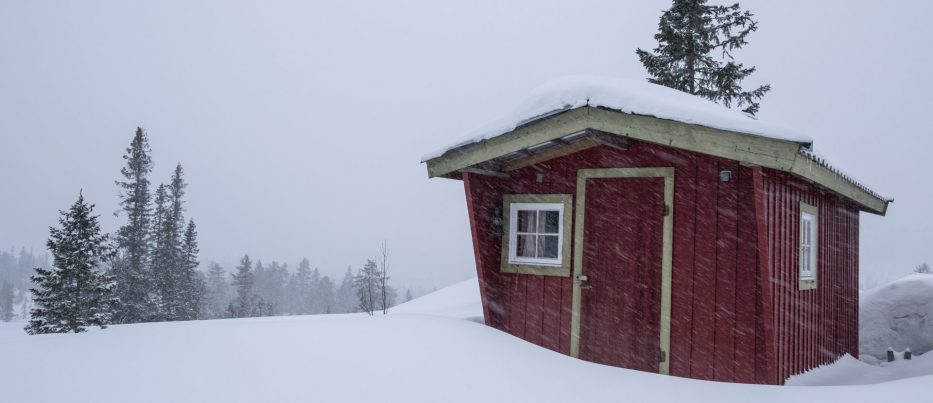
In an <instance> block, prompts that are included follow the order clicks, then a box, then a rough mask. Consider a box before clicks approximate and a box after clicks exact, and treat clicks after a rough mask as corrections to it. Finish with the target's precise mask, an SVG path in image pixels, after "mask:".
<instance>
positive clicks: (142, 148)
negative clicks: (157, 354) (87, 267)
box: [113, 127, 156, 323]
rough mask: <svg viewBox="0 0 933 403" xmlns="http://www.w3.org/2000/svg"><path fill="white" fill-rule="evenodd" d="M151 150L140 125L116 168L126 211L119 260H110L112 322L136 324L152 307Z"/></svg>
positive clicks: (148, 315)
mask: <svg viewBox="0 0 933 403" xmlns="http://www.w3.org/2000/svg"><path fill="white" fill-rule="evenodd" d="M151 153H152V151H151V150H150V148H149V139H148V137H147V136H146V132H145V131H143V129H142V128H140V127H137V128H136V134H135V135H134V136H133V140H132V141H131V142H130V146H129V147H127V149H126V154H125V155H124V156H123V159H124V160H125V161H126V166H125V167H123V168H122V169H121V170H120V173H121V174H122V175H123V177H124V180H122V181H116V184H117V186H119V187H120V190H121V192H120V199H121V200H120V206H121V207H122V208H123V212H124V213H125V214H126V224H125V225H124V226H123V227H121V228H120V229H119V230H118V231H117V236H116V244H117V248H118V249H117V250H118V252H119V257H120V258H119V259H118V260H117V261H116V262H115V263H114V266H113V276H114V280H115V281H116V287H115V289H114V291H115V293H116V296H117V298H118V299H119V300H120V303H119V304H118V307H117V312H116V316H115V318H114V321H115V322H117V323H136V322H142V321H146V320H150V319H151V318H152V317H153V314H154V312H153V311H154V310H155V309H156V307H155V305H154V303H153V300H152V293H151V290H152V287H151V280H152V276H151V275H150V273H149V267H148V263H149V262H148V259H149V257H150V249H151V243H150V241H151V240H150V237H149V227H150V225H151V219H152V196H151V195H150V193H149V173H150V172H152V158H151V157H150V154H151Z"/></svg>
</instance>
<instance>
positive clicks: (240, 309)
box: [227, 255, 257, 318]
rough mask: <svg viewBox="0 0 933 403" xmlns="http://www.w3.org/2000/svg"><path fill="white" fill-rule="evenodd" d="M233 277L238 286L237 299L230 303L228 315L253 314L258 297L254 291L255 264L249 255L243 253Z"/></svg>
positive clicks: (241, 316)
mask: <svg viewBox="0 0 933 403" xmlns="http://www.w3.org/2000/svg"><path fill="white" fill-rule="evenodd" d="M232 277H233V286H234V287H235V288H236V299H234V300H233V302H231V303H230V305H228V307H227V313H228V315H229V316H230V317H233V318H245V317H248V316H253V315H254V313H255V310H256V306H257V298H256V295H255V294H254V293H253V264H252V262H251V261H250V260H249V255H243V258H242V259H240V265H239V266H237V268H236V273H233V274H232Z"/></svg>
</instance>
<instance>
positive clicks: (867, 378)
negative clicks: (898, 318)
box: [785, 354, 933, 386]
mask: <svg viewBox="0 0 933 403" xmlns="http://www.w3.org/2000/svg"><path fill="white" fill-rule="evenodd" d="M869 357H872V356H869ZM872 358H873V357H872ZM868 360H871V361H872V362H875V363H877V364H869V363H867V362H864V361H860V360H857V359H855V358H854V357H852V356H851V355H848V354H846V355H844V356H842V357H840V358H839V359H838V360H836V362H834V363H832V364H829V365H823V366H820V367H817V368H814V369H811V370H809V371H807V372H805V373H803V374H800V375H795V376H792V377H790V378H789V379H788V380H787V382H786V383H785V384H786V385H788V386H827V385H867V384H875V383H881V382H890V381H894V380H898V379H905V378H914V377H918V376H928V375H933V354H926V355H922V356H914V359H912V360H904V359H903V354H898V359H897V361H894V362H886V361H877V359H875V360H872V359H871V358H869V359H868Z"/></svg>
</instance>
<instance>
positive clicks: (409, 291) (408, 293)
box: [405, 288, 415, 302]
mask: <svg viewBox="0 0 933 403" xmlns="http://www.w3.org/2000/svg"><path fill="white" fill-rule="evenodd" d="M413 299H415V298H414V297H412V296H411V288H409V289H407V290H405V302H408V301H411V300H413Z"/></svg>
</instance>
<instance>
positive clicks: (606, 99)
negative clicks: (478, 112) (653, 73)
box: [422, 76, 813, 161]
mask: <svg viewBox="0 0 933 403" xmlns="http://www.w3.org/2000/svg"><path fill="white" fill-rule="evenodd" d="M583 106H593V107H603V108H608V109H613V110H617V111H621V112H625V113H630V114H636V115H646V116H654V117H657V118H661V119H670V120H676V121H678V122H683V123H689V124H696V125H700V126H706V127H711V128H715V129H722V130H731V131H736V132H741V133H748V134H754V135H758V136H762V137H769V138H774V139H780V140H787V141H793V142H798V143H812V142H813V140H812V139H810V138H809V137H807V136H805V135H803V134H800V133H798V132H796V131H794V130H791V129H788V128H786V127H783V126H780V125H776V124H772V123H767V122H764V121H761V120H758V119H755V118H753V117H751V116H749V115H747V114H745V113H742V112H739V111H735V110H732V109H729V108H726V107H724V106H722V105H719V104H717V103H715V102H712V101H709V100H706V99H703V98H700V97H697V96H693V95H690V94H687V93H684V92H680V91H677V90H674V89H671V88H667V87H664V86H661V85H656V84H651V83H649V82H647V81H643V80H626V79H621V78H614V77H599V76H566V77H561V78H556V79H553V80H551V81H548V82H546V83H545V84H544V85H542V86H540V87H538V88H536V89H535V90H533V91H532V92H531V94H530V95H529V96H528V98H527V99H526V100H525V101H524V102H522V103H521V104H519V106H518V107H516V108H515V109H514V110H513V111H512V112H511V113H509V114H508V115H506V116H504V117H502V118H501V119H499V120H496V121H494V122H492V123H490V124H487V125H485V126H482V127H479V128H477V129H476V130H473V131H472V132H470V133H469V134H468V135H467V136H466V137H465V139H464V140H463V141H460V142H458V143H456V144H454V145H452V146H450V147H447V148H444V149H440V150H437V151H435V152H433V153H430V154H427V155H425V156H424V157H423V158H422V161H427V160H429V159H432V158H436V157H439V156H441V155H443V154H444V153H445V152H447V151H449V150H452V149H455V148H458V147H461V146H464V145H467V144H472V143H476V142H480V141H483V140H488V139H490V138H493V137H496V136H498V135H501V134H504V133H508V132H510V131H512V130H515V128H516V127H518V126H521V125H523V124H525V123H528V122H530V121H533V120H536V119H539V118H541V117H544V116H547V115H551V114H554V113H557V112H561V111H566V110H570V109H575V108H580V107H583Z"/></svg>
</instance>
